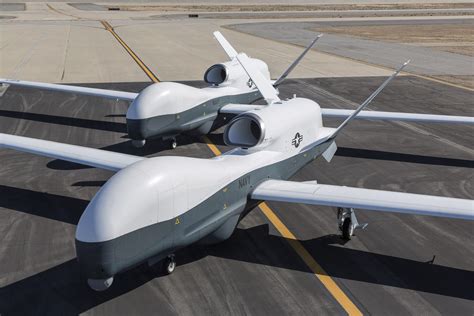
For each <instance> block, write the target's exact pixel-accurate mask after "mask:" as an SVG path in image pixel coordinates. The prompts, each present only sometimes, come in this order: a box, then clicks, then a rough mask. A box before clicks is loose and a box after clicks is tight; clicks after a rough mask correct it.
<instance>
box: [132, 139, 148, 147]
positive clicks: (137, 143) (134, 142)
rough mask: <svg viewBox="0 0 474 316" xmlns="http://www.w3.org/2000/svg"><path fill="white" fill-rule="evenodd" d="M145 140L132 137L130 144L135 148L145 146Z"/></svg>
mask: <svg viewBox="0 0 474 316" xmlns="http://www.w3.org/2000/svg"><path fill="white" fill-rule="evenodd" d="M145 143H146V140H145V139H138V140H137V139H134V140H132V146H133V147H135V148H142V147H143V146H145Z"/></svg>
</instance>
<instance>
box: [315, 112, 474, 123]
mask: <svg viewBox="0 0 474 316" xmlns="http://www.w3.org/2000/svg"><path fill="white" fill-rule="evenodd" d="M353 113H354V110H342V109H321V114H322V116H323V117H334V118H347V117H349V116H351V115H352V114H353ZM354 119H356V120H357V119H366V120H386V121H411V122H426V123H460V124H474V117H469V116H454V115H435V114H416V113H402V112H384V111H360V112H359V113H358V114H357V115H356V116H355V117H354Z"/></svg>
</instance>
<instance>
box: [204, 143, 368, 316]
mask: <svg viewBox="0 0 474 316" xmlns="http://www.w3.org/2000/svg"><path fill="white" fill-rule="evenodd" d="M203 139H204V141H205V142H206V144H207V146H208V147H209V149H211V151H212V152H213V153H214V155H216V156H219V155H220V154H221V151H220V150H219V148H217V146H216V145H214V144H213V143H212V141H211V140H210V139H209V137H207V136H204V137H203ZM258 207H259V208H260V210H261V211H262V213H263V214H264V215H265V216H266V217H267V218H268V220H269V221H270V222H271V223H272V224H273V226H275V228H276V229H277V230H278V232H279V233H280V234H281V235H282V236H283V237H285V239H286V241H288V243H289V244H290V246H291V247H292V248H293V250H294V251H295V252H296V253H297V254H298V255H299V256H300V258H301V259H302V260H303V261H304V263H305V264H306V265H307V266H308V268H310V269H311V271H312V272H313V273H314V275H315V276H316V278H317V279H318V280H319V281H321V283H322V284H323V285H324V287H325V288H326V290H328V291H329V293H331V295H332V296H333V297H334V299H335V300H336V301H337V302H338V303H339V304H340V305H341V307H342V308H343V309H344V310H345V311H346V312H347V314H348V315H351V316H352V315H354V316H359V315H362V312H361V311H360V310H359V309H358V308H357V306H356V305H355V304H354V303H353V302H352V301H351V300H350V299H349V297H347V295H346V294H345V293H344V291H343V290H341V288H340V287H339V286H338V285H337V284H336V282H334V280H333V279H332V278H331V277H330V276H329V275H328V274H327V273H326V271H324V269H323V268H322V267H321V265H320V264H319V263H318V262H317V261H316V260H315V259H314V258H313V256H311V254H310V253H309V252H308V250H306V248H305V247H304V246H303V244H302V243H301V242H300V241H299V240H298V239H297V238H296V236H295V235H294V234H293V233H292V232H291V231H290V230H289V229H288V227H286V225H285V224H283V222H282V221H281V220H280V218H279V217H278V216H277V215H276V214H275V212H274V211H273V210H272V209H271V208H270V207H269V206H268V204H267V203H265V202H262V203H260V204H259V205H258Z"/></svg>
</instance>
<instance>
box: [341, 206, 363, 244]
mask: <svg viewBox="0 0 474 316" xmlns="http://www.w3.org/2000/svg"><path fill="white" fill-rule="evenodd" d="M337 222H338V225H339V230H340V231H341V232H342V239H344V240H350V239H351V237H352V236H353V235H354V230H356V229H365V228H366V227H367V225H369V224H368V223H362V224H359V221H358V220H357V217H356V214H355V210H354V209H353V208H344V207H338V208H337Z"/></svg>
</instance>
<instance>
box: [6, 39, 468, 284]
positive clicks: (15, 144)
mask: <svg viewBox="0 0 474 316" xmlns="http://www.w3.org/2000/svg"><path fill="white" fill-rule="evenodd" d="M227 44H228V43H227ZM229 47H230V45H229ZM229 47H227V48H228V49H230V48H229ZM236 60H237V62H238V63H239V64H240V65H241V66H242V69H244V70H245V72H246V73H247V74H248V75H249V76H250V77H251V79H252V81H253V83H254V84H255V85H256V87H257V88H258V90H259V92H260V93H261V94H262V96H263V97H264V99H265V100H266V102H267V105H265V106H261V107H260V108H257V109H252V110H250V111H247V112H243V113H241V114H240V115H238V116H236V117H235V118H234V119H233V120H232V121H231V122H230V123H229V124H228V126H227V127H226V130H225V132H224V139H225V142H226V143H227V144H228V145H234V146H239V147H237V148H235V149H232V150H230V151H228V152H226V153H224V154H223V155H221V156H218V157H215V158H211V159H199V158H189V157H155V158H144V157H137V156H133V155H127V154H120V153H114V152H109V151H104V150H100V149H92V148H87V147H81V146H74V145H68V144H61V143H57V142H51V141H46V140H40V139H33V138H27V137H21V136H14V135H7V134H0V148H1V147H4V148H10V149H16V150H20V151H25V152H29V153H33V154H39V155H44V156H48V157H52V158H56V159H63V160H68V161H72V162H75V163H80V164H85V165H89V166H93V167H97V168H103V169H107V170H112V171H116V172H117V173H116V174H115V175H114V176H112V178H110V179H109V180H108V181H107V183H105V184H104V186H102V188H101V189H100V190H99V191H98V192H97V194H96V195H95V197H94V198H93V199H92V200H91V202H90V203H89V205H88V206H87V208H86V210H85V211H84V213H83V214H82V216H81V218H80V220H79V223H78V225H77V231H76V252H77V259H78V262H79V265H80V267H81V270H82V271H83V273H84V274H85V276H86V277H87V279H88V280H87V281H88V284H89V286H90V287H91V288H93V289H95V290H105V289H107V288H108V287H109V286H110V285H111V284H112V282H113V278H114V276H115V275H116V274H117V273H121V272H123V271H125V270H127V269H130V268H131V267H134V266H136V265H138V264H140V263H143V262H148V263H149V264H155V263H156V262H158V261H161V260H163V259H164V269H165V271H166V272H167V273H171V272H173V270H174V269H175V266H176V264H175V260H174V255H173V253H174V252H176V251H177V250H178V249H180V248H183V247H185V246H188V245H190V244H193V243H196V242H201V243H217V242H221V241H224V240H226V239H228V238H229V237H230V236H231V235H232V233H233V231H234V229H235V228H236V226H237V224H238V223H239V221H240V220H241V219H242V218H243V216H244V215H246V214H247V213H248V212H249V211H250V210H251V209H252V208H253V207H255V206H256V205H257V204H258V203H259V202H260V201H262V200H268V201H283V202H290V203H305V204H313V205H324V206H331V207H339V208H340V210H339V212H338V223H339V226H340V229H341V230H342V234H343V237H345V238H350V236H351V235H352V234H353V231H354V229H356V228H363V227H365V225H364V224H359V223H358V221H357V218H356V214H355V210H354V209H355V208H361V209H368V210H374V211H381V212H399V213H408V214H417V215H430V216H441V217H449V218H460V219H466V220H474V204H473V201H472V200H466V199H456V198H448V197H438V196H430V195H420V194H411V193H403V192H390V191H382V190H369V189H363V188H351V187H346V186H337V185H325V184H318V183H316V181H311V182H295V181H288V179H289V178H290V177H291V176H292V175H293V174H295V173H296V172H297V171H298V170H300V169H301V168H302V167H303V166H305V165H306V164H308V163H310V162H311V161H313V160H314V159H316V158H317V157H319V156H323V157H324V158H325V159H326V160H327V161H328V162H329V161H331V159H332V157H333V156H334V154H335V152H336V150H337V146H336V143H335V139H336V137H337V136H338V135H339V133H340V132H341V130H342V129H343V128H344V127H346V125H347V124H348V123H349V122H350V121H351V120H353V119H357V118H359V117H362V118H367V117H370V118H371V119H373V118H381V119H388V120H391V119H396V120H398V119H400V118H401V119H407V120H412V121H423V122H458V123H459V122H464V123H468V124H474V118H472V117H452V116H439V115H424V114H409V113H388V112H375V113H376V114H372V113H373V112H367V113H364V111H362V109H363V108H364V107H365V106H367V105H368V104H369V103H370V102H371V101H372V100H373V99H374V98H375V97H376V96H377V94H379V93H380V92H381V91H382V89H383V88H384V87H385V86H386V85H387V84H388V83H389V82H390V81H391V80H392V79H393V78H394V77H395V76H396V75H397V74H398V73H399V72H400V71H401V70H402V68H403V67H404V66H405V65H406V63H405V64H404V65H403V66H402V67H400V69H398V70H397V71H396V72H395V73H394V74H393V75H392V76H390V77H389V78H388V79H387V80H385V82H384V83H383V84H382V85H381V86H380V87H379V88H378V89H377V90H376V91H375V92H374V93H372V95H370V97H369V98H368V99H367V100H366V101H365V102H363V103H362V104H361V105H360V106H359V107H358V108H357V109H356V110H355V111H354V110H344V112H337V113H345V115H348V117H347V119H346V120H344V122H343V123H342V124H341V125H340V126H339V127H337V128H328V127H324V126H323V123H322V115H323V113H324V112H323V111H322V110H321V108H320V106H319V105H318V104H317V103H316V102H314V101H312V100H309V99H304V98H293V99H290V100H286V101H284V100H280V98H279V97H278V93H277V91H276V90H275V88H274V86H273V84H272V82H271V81H270V80H269V79H268V77H265V76H264V75H263V74H262V73H261V72H260V71H259V68H258V66H256V64H255V63H254V62H253V61H252V60H251V59H250V58H248V57H247V56H246V55H245V54H242V53H240V54H237V55H236ZM248 107H252V106H250V105H248ZM239 108H240V110H242V111H243V108H244V105H240V106H239ZM338 115H341V114H338Z"/></svg>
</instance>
